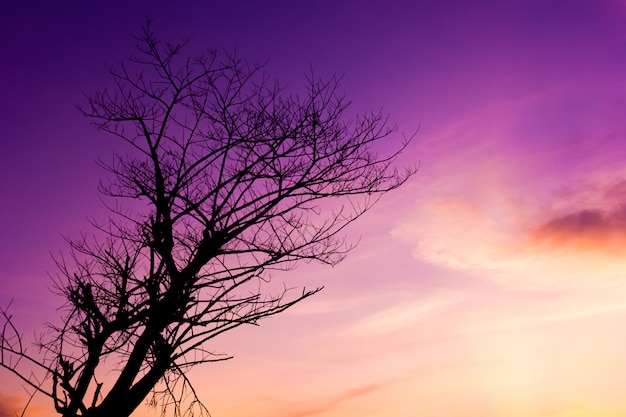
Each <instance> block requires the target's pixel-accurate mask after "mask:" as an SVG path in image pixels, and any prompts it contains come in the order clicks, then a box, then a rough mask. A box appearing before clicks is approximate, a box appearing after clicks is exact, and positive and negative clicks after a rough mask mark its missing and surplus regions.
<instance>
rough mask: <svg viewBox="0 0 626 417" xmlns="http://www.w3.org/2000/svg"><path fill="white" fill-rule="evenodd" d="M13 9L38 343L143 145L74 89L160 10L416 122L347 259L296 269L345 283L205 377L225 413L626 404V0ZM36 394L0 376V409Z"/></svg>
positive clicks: (19, 214)
mask: <svg viewBox="0 0 626 417" xmlns="http://www.w3.org/2000/svg"><path fill="white" fill-rule="evenodd" d="M12 3H13V4H11V5H6V6H4V7H3V9H4V10H3V12H2V13H0V35H1V39H2V40H1V41H0V42H1V44H2V51H3V56H4V58H3V60H4V61H5V63H4V65H3V66H2V68H1V69H0V73H1V76H0V83H2V84H1V86H0V89H1V91H2V96H3V100H0V115H1V116H0V121H1V124H0V137H1V138H2V150H1V151H0V166H2V170H3V173H2V177H1V181H0V191H1V193H2V196H3V197H2V200H3V203H2V216H0V230H1V231H2V233H1V234H0V239H1V243H0V245H1V248H2V251H0V305H2V306H7V305H8V304H9V303H10V302H11V300H13V301H12V307H11V312H12V314H13V315H14V317H15V319H16V321H17V323H18V324H19V325H20V326H21V328H22V329H23V332H24V334H25V335H26V336H28V337H30V336H31V335H32V334H33V333H34V332H38V331H41V330H43V323H45V322H47V321H53V320H55V317H57V315H58V312H57V311H56V308H57V307H59V306H60V305H61V303H62V300H61V299H60V298H58V297H57V296H55V295H54V294H52V292H51V291H50V288H51V282H50V278H49V275H52V276H54V275H55V269H54V268H55V266H54V262H53V260H52V258H51V256H50V254H52V255H58V254H59V253H60V251H63V250H65V249H66V243H65V241H64V239H63V236H68V237H76V236H79V235H80V233H81V231H86V232H87V233H91V229H90V222H89V219H94V218H95V219H103V218H106V216H107V215H108V213H107V211H106V208H105V207H104V206H103V205H102V203H101V201H100V200H99V197H98V193H97V185H98V180H99V179H100V178H102V177H103V176H104V175H106V173H105V172H103V171H102V170H101V169H100V168H99V167H98V165H97V164H96V163H95V161H96V160H97V159H98V158H101V159H103V160H107V158H110V157H111V154H112V152H113V150H116V151H118V152H122V153H123V152H127V151H128V149H126V148H124V145H123V144H122V143H121V142H120V141H117V140H116V139H115V138H114V137H111V136H109V135H107V134H105V133H104V132H99V131H97V130H96V129H95V128H94V127H93V126H90V125H89V124H88V120H86V119H84V118H83V117H82V116H81V115H80V114H79V112H78V111H77V110H76V109H75V105H76V103H81V102H82V100H84V96H83V92H92V91H95V90H97V89H100V88H105V87H107V86H109V85H110V82H111V80H110V77H109V75H108V73H107V71H106V64H115V63H117V62H118V61H119V60H120V59H122V58H123V57H125V56H127V55H129V54H130V53H132V51H133V48H134V46H135V45H134V41H133V35H135V34H137V32H138V30H139V28H140V26H141V24H142V23H144V22H145V19H146V18H152V19H153V22H154V23H153V24H154V29H155V31H156V32H157V33H158V34H159V36H161V37H163V38H168V37H169V38H172V39H179V38H181V37H184V36H186V35H193V38H192V45H193V48H194V50H201V48H203V47H205V46H217V47H220V46H222V45H223V46H224V47H225V48H227V49H232V48H235V47H236V49H237V52H238V54H239V55H241V56H243V57H246V58H249V59H250V60H252V61H259V62H265V60H268V63H267V65H266V70H267V72H268V74H270V75H271V76H272V77H276V78H277V79H278V80H279V81H280V82H281V83H283V84H285V85H287V86H288V88H289V89H290V90H294V91H298V88H300V86H302V85H303V82H304V80H305V77H304V74H306V73H308V72H309V71H311V68H313V70H314V71H315V73H316V74H318V75H320V76H321V77H327V76H331V75H332V74H339V75H343V78H342V88H343V89H344V90H345V94H346V97H347V98H348V99H350V100H352V102H353V104H352V107H351V109H352V110H353V111H354V112H362V111H366V110H368V109H374V110H378V109H380V108H382V110H383V112H385V113H389V115H390V120H391V121H392V123H397V126H398V132H397V135H398V138H400V137H401V135H402V134H405V135H406V136H411V135H412V134H413V133H414V132H417V133H416V136H415V139H414V141H413V142H412V143H411V145H410V147H409V149H408V150H407V151H406V152H404V153H403V154H402V155H401V158H400V161H399V165H400V166H402V164H406V165H411V164H418V165H419V172H418V173H417V174H416V175H415V176H414V177H413V178H412V179H411V180H410V182H409V183H407V184H406V186H405V187H404V188H401V189H399V190H397V191H395V192H392V193H390V194H388V195H385V196H384V198H383V199H382V200H381V201H380V203H379V204H378V205H376V206H375V207H374V208H373V209H372V210H371V211H370V212H369V213H367V214H366V215H365V216H364V217H363V218H362V219H360V221H358V222H357V223H355V224H354V225H352V226H353V227H352V228H350V229H349V230H347V231H346V235H347V238H348V239H349V241H352V242H355V243H356V242H358V245H357V247H356V249H354V250H353V251H352V252H351V253H350V254H349V255H348V257H347V258H346V260H345V261H344V262H342V263H341V264H339V265H338V266H337V267H335V268H330V267H328V266H325V265H318V264H302V265H301V266H300V267H299V268H297V269H296V270H294V271H289V272H285V273H278V274H276V275H275V277H274V280H275V282H282V281H285V282H286V283H287V285H288V286H289V287H301V286H307V287H314V286H317V285H323V286H325V289H324V290H323V291H322V292H321V293H319V294H317V295H315V296H314V297H312V298H310V299H307V300H305V301H304V302H303V303H301V304H298V305H296V306H294V307H293V308H291V309H290V310H288V311H286V312H285V313H283V314H281V315H278V316H276V317H273V318H271V319H267V320H265V321H262V322H261V323H260V324H261V325H260V326H259V327H252V326H251V327H246V328H239V329H237V330H235V331H234V332H231V333H228V334H224V335H223V336H222V337H221V338H218V339H216V340H215V343H214V345H213V346H211V349H213V350H214V351H216V352H225V353H228V354H231V355H234V359H232V360H229V361H226V362H219V363H215V364H210V365H207V366H203V367H199V368H197V369H194V370H193V372H191V374H190V378H191V379H192V381H193V382H194V383H195V384H196V386H197V388H198V390H199V393H200V396H201V398H203V399H204V400H205V404H206V406H207V407H208V409H209V410H210V412H211V415H212V416H213V417H243V416H254V417H352V416H354V417H356V416H359V417H386V416H399V417H403V416H407V417H410V416H420V417H430V416H432V417H435V416H458V417H618V416H624V415H626V395H625V394H624V391H625V387H626V332H624V331H623V328H624V327H626V164H625V163H624V162H625V161H626V3H625V2H623V1H619V0H597V1H591V0H571V1H546V0H530V1H520V2H516V3H515V4H513V3H511V2H506V1H474V2H468V1H461V0H458V1H456V0H451V1H440V2H434V1H400V2H385V1H369V2H358V1H352V0H350V1H318V2H297V1H275V2H253V1H232V2H200V1H192V2H188V3H189V4H186V5H184V4H181V5H174V3H169V2H160V3H161V4H160V5H158V6H155V5H153V4H151V2H147V1H138V2H132V4H131V5H129V4H126V3H125V2H112V3H107V4H106V6H105V5H104V4H103V5H98V6H96V5H91V4H90V3H89V2H82V3H79V2H67V3H66V4H63V2H61V4H58V3H57V2H50V4H48V3H46V2H35V3H40V4H38V5H34V4H30V5H27V4H22V3H20V2H12ZM18 3H19V4H18ZM217 3H220V4H219V5H216V4H217ZM383 151H384V149H381V152H383ZM33 349H34V348H33ZM26 401H28V395H27V393H26V392H25V390H24V389H23V387H22V384H21V383H20V381H18V380H17V378H15V377H14V376H12V375H10V374H9V373H7V372H5V371H4V370H0V417H8V416H14V415H15V413H16V412H17V413H18V415H19V413H20V412H21V409H22V407H23V406H24V404H25V403H26ZM32 404H33V405H32V406H31V408H30V411H29V412H28V413H27V414H26V415H27V416H40V417H49V416H54V415H55V413H54V407H53V404H52V403H51V402H50V401H48V399H47V398H44V397H42V396H39V397H36V398H35V399H34V401H33V403H32ZM134 415H135V416H136V417H148V416H158V415H159V412H158V410H154V409H150V408H149V407H142V408H141V409H140V410H138V411H137V412H136V413H135V414H134Z"/></svg>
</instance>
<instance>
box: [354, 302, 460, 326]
mask: <svg viewBox="0 0 626 417" xmlns="http://www.w3.org/2000/svg"><path fill="white" fill-rule="evenodd" d="M457 300H458V297H456V296H454V295H452V294H445V295H444V294H438V295H434V296H430V297H428V298H425V299H416V300H413V301H411V302H405V303H403V304H401V305H396V306H393V307H390V308H387V309H384V310H382V311H379V312H377V313H374V314H372V315H370V316H368V317H365V318H363V319H361V320H359V321H357V322H356V323H355V324H354V325H353V326H351V327H349V328H348V329H347V331H346V334H348V335H351V336H353V335H356V336H377V335H380V334H384V333H388V332H393V331H396V330H398V329H401V328H403V327H407V326H410V325H412V324H415V323H417V322H419V321H421V320H424V319H426V318H428V317H430V316H432V315H434V314H437V313H438V312H440V311H442V310H444V309H445V308H446V307H448V306H450V305H451V304H453V303H454V302H455V301H457Z"/></svg>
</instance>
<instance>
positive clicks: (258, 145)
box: [0, 25, 415, 417]
mask: <svg viewBox="0 0 626 417" xmlns="http://www.w3.org/2000/svg"><path fill="white" fill-rule="evenodd" d="M186 45H187V42H186V41H184V42H181V43H177V44H172V43H162V42H160V41H159V40H158V39H157V38H156V37H155V35H154V34H153V33H152V32H151V30H150V26H149V25H146V27H144V30H143V33H142V36H141V37H139V38H138V46H137V48H138V50H137V53H136V55H134V56H131V57H130V58H128V59H127V60H126V61H125V62H123V63H121V64H119V66H118V67H116V68H113V69H111V70H110V72H111V74H112V76H113V79H114V81H115V88H114V89H113V91H109V90H103V91H98V92H96V93H95V94H93V95H90V96H88V103H87V105H86V106H84V107H82V108H81V111H82V113H83V114H84V115H85V116H87V117H88V118H90V119H91V120H92V121H93V123H95V125H96V126H97V127H98V128H99V129H101V130H103V131H105V132H108V133H111V134H112V135H114V136H116V137H118V138H120V139H122V141H124V142H125V143H126V144H127V145H128V147H127V149H126V151H125V152H124V153H120V154H118V155H115V156H114V158H113V159H112V161H111V162H110V163H101V164H102V166H103V167H104V168H105V169H106V170H107V171H108V172H109V174H110V175H109V177H110V179H109V180H108V181H106V182H102V183H101V184H100V190H101V192H102V193H103V194H104V195H105V196H108V197H112V198H113V199H112V200H111V201H115V202H119V201H121V200H124V199H131V200H134V201H135V202H134V203H133V204H132V207H134V208H135V209H134V210H130V209H122V208H121V205H120V204H118V203H115V204H112V205H111V207H110V208H111V210H112V215H111V218H110V219H109V222H107V223H106V224H105V225H102V224H100V225H96V227H97V228H98V234H99V236H100V237H99V239H87V238H86V237H83V238H82V239H79V240H76V241H70V246H71V250H70V251H69V254H68V255H66V256H65V257H61V258H60V259H57V264H58V266H59V270H60V274H59V276H58V277H57V280H56V283H57V286H56V288H57V289H58V291H59V292H60V294H61V295H62V296H63V297H64V299H65V304H64V309H65V310H64V315H63V317H62V321H61V323H62V324H61V325H49V328H48V331H47V332H46V333H45V334H44V335H43V336H42V339H41V340H40V341H39V343H38V346H39V351H38V353H37V354H36V355H35V354H31V353H30V352H27V350H26V349H25V348H24V346H23V338H22V336H21V335H20V333H19V332H18V331H17V329H16V328H15V326H14V324H13V321H12V320H11V316H10V315H9V313H8V311H7V309H3V310H1V311H0V312H1V314H2V315H3V316H4V327H3V328H2V333H1V334H0V342H1V345H0V354H1V357H0V365H1V366H2V367H4V368H6V369H8V370H9V371H11V372H13V373H14V374H15V375H17V376H18V377H19V378H21V379H22V380H23V381H24V382H25V383H26V384H27V385H28V386H30V388H32V390H33V392H34V393H40V394H43V395H45V396H48V397H50V398H51V399H52V401H53V402H54V406H55V409H56V411H57V412H58V413H59V414H60V415H62V416H64V417H74V416H84V417H100V416H107V417H110V416H129V415H130V414H131V413H132V412H133V410H135V408H136V407H137V406H138V405H140V404H141V403H142V402H143V401H146V400H147V401H148V402H149V403H151V404H153V405H155V406H157V407H160V408H161V410H162V413H163V414H165V413H166V411H167V412H168V413H170V412H173V413H174V414H175V415H178V416H182V415H193V414H200V415H202V414H208V411H207V410H206V408H205V407H204V405H202V402H200V400H199V399H198V397H197V395H196V392H195V391H194V388H193V386H192V384H191V382H190V381H189V380H188V378H187V376H186V371H187V370H188V369H189V368H191V367H194V366H196V365H199V364H203V363H207V362H213V361H221V360H226V359H229V357H228V356H222V355H218V354H215V353H213V352H212V351H211V350H209V346H208V343H207V342H209V341H210V340H211V339H213V338H214V337H216V336H218V335H219V334H221V333H223V332H226V331H230V330H232V329H234V328H236V327H238V326H240V325H243V324H257V322H258V321H259V319H261V318H264V317H268V316H272V315H274V314H278V313H280V312H282V311H284V310H285V309H287V308H289V307H290V306H292V305H294V304H295V303H298V302H300V301H302V300H303V299H305V298H307V297H310V296H311V295H313V294H315V293H317V292H318V291H320V289H321V288H315V289H301V290H295V289H292V288H288V287H287V286H285V285H284V284H283V285H280V286H277V285H276V283H274V282H270V279H271V277H272V272H273V271H277V270H289V269H292V268H294V267H295V266H296V265H297V264H298V263H299V262H300V261H312V260H314V261H320V262H322V263H325V264H330V265H334V264H336V263H337V262H339V261H341V260H342V259H343V258H344V256H345V254H346V252H347V251H348V250H349V249H350V248H351V245H350V244H347V243H346V242H345V240H344V238H343V237H342V232H343V230H344V228H345V227H346V226H347V225H349V224H350V223H352V222H353V221H354V220H355V219H357V218H358V217H360V216H361V215H362V214H364V213H365V212H366V211H367V210H368V209H369V208H370V207H372V204H374V203H375V202H376V201H377V200H378V198H379V197H380V196H381V195H382V194H384V193H385V192H387V191H390V190H392V189H395V188H397V187H399V186H400V185H402V184H403V183H404V182H405V181H406V180H407V179H408V178H409V177H410V176H411V175H412V174H413V173H414V172H415V169H414V168H412V167H410V168H408V169H405V170H403V171H398V170H396V169H395V168H394V167H393V163H394V161H395V160H396V158H397V156H398V155H399V153H400V152H401V151H402V150H403V149H404V148H405V147H406V145H407V143H408V140H407V139H406V138H405V139H403V140H401V141H400V142H397V143H396V145H395V148H396V149H395V150H393V151H391V152H388V153H387V155H385V156H379V155H378V154H377V152H376V150H375V146H376V145H377V144H379V142H383V141H387V140H391V138H390V134H391V133H392V132H393V131H394V129H393V128H390V127H389V126H388V123H387V120H386V118H385V117H383V116H382V115H381V114H380V113H369V114H365V115H362V116H357V117H352V118H348V117H346V115H345V110H346V108H347V107H348V102H347V101H345V100H344V98H343V97H342V96H341V95H339V94H338V91H337V89H338V80H337V79H336V78H332V79H330V80H329V81H322V80H319V79H317V78H315V77H313V76H310V77H308V79H307V81H308V83H307V85H308V88H307V90H306V95H304V97H299V96H295V95H287V94H285V93H284V91H283V90H282V89H281V87H279V85H278V84H277V83H274V82H270V80H269V78H268V77H267V76H265V75H264V74H263V72H262V66H259V65H251V64H249V63H248V62H246V61H245V60H241V59H239V58H237V57H236V55H234V54H229V53H226V52H218V51H217V50H208V51H206V52H205V53H204V54H202V55H200V56H197V57H195V58H192V57H188V56H186V55H184V54H183V51H184V48H185V47H186ZM384 143H385V146H386V147H387V148H388V147H389V145H387V144H386V142H384ZM139 206H141V207H143V209H137V207H139ZM105 360H106V365H103V363H104V362H105ZM111 367H113V368H114V370H115V373H114V375H115V379H114V381H113V382H112V383H110V384H109V385H110V386H105V384H104V383H103V382H101V381H102V375H103V373H104V371H102V368H104V369H106V370H107V371H109V370H110V368H111ZM32 369H39V370H40V371H41V374H37V373H32ZM38 375H39V376H38Z"/></svg>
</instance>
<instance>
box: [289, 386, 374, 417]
mask: <svg viewBox="0 0 626 417" xmlns="http://www.w3.org/2000/svg"><path fill="white" fill-rule="evenodd" d="M384 386H385V385H380V384H370V385H364V386H361V387H357V388H353V389H350V390H348V391H345V392H343V393H341V394H339V395H337V396H336V397H332V398H330V399H327V400H325V401H322V402H320V403H319V404H317V405H313V406H310V407H306V408H303V409H302V410H300V411H295V412H294V413H292V414H289V416H288V417H308V416H314V415H318V414H322V413H324V412H326V411H328V410H330V409H332V408H334V407H336V406H338V405H339V404H341V403H343V402H345V401H349V400H351V399H353V398H357V397H362V396H364V395H368V394H371V393H373V392H375V391H378V390H380V389H381V388H383V387H384Z"/></svg>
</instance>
